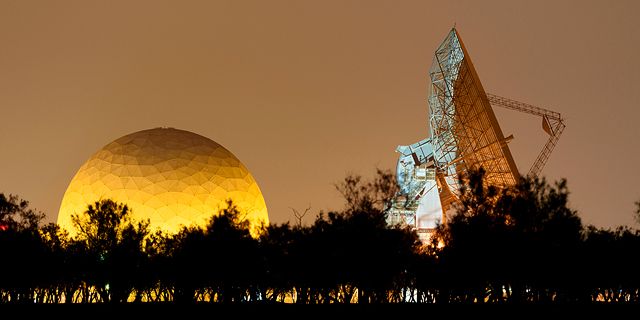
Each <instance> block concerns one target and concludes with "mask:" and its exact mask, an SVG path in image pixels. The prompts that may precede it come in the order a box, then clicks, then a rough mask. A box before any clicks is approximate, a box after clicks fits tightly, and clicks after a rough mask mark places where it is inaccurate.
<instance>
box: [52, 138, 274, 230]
mask: <svg viewBox="0 0 640 320" xmlns="http://www.w3.org/2000/svg"><path fill="white" fill-rule="evenodd" d="M106 198H110V199H113V200H114V201H116V202H121V203H124V204H126V205H128V206H129V208H130V209H131V210H132V212H133V218H134V219H135V220H138V221H141V220H145V219H149V220H150V221H151V228H152V230H155V229H156V228H161V229H162V230H164V231H167V232H176V231H178V230H179V228H180V225H185V226H190V225H192V224H196V225H200V226H204V225H206V223H207V221H208V220H209V219H210V218H211V217H212V216H213V215H214V214H217V212H218V210H219V209H221V208H224V207H225V206H226V203H225V201H226V200H228V199H230V200H232V201H233V203H234V204H235V205H237V206H238V208H239V209H241V210H242V212H243V213H244V214H246V217H247V219H249V220H250V221H251V224H252V226H257V225H259V224H260V223H262V222H264V223H267V224H268V223H269V216H268V214H267V207H266V204H265V201H264V197H263V196H262V193H261V192H260V188H258V184H257V183H256V181H255V180H254V179H253V177H252V176H251V173H249V170H247V168H246V167H245V166H244V165H243V164H242V163H241V162H240V160H238V158H236V157H235V156H234V155H233V154H232V153H231V152H229V150H227V149H225V148H224V147H222V146H221V145H219V144H217V143H216V142H214V141H212V140H210V139H208V138H205V137H203V136H200V135H197V134H195V133H191V132H188V131H183V130H177V129H173V128H156V129H151V130H144V131H140V132H136V133H132V134H130V135H127V136H124V137H122V138H120V139H117V140H115V141H113V142H111V143H109V144H108V145H106V146H105V147H104V148H102V149H100V150H99V151H98V152H96V153H95V154H94V155H93V156H92V157H91V158H90V159H89V160H88V161H87V162H86V163H85V164H84V165H83V166H82V167H81V168H80V170H78V173H76V175H75V176H74V177H73V180H71V183H70V184H69V187H68V188H67V191H66V193H65V195H64V198H63V199H62V204H61V206H60V213H59V214H58V224H59V225H60V226H61V227H63V228H65V229H67V230H68V231H69V232H71V233H72V234H73V233H74V232H75V230H74V227H73V225H72V223H71V215H72V214H74V213H77V214H80V213H83V212H84V211H85V210H86V209H87V206H88V205H89V204H93V203H95V202H96V201H98V200H99V199H106Z"/></svg>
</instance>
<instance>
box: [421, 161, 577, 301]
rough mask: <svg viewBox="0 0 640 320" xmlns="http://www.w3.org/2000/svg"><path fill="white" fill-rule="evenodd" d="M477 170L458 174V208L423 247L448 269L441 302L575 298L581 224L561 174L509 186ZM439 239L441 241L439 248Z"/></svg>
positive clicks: (522, 180) (439, 263)
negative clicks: (488, 180) (492, 183)
mask: <svg viewBox="0 0 640 320" xmlns="http://www.w3.org/2000/svg"><path fill="white" fill-rule="evenodd" d="M484 174H485V173H484V171H483V170H479V171H477V172H470V173H469V175H467V176H465V177H463V178H462V179H463V180H462V181H461V182H463V183H465V187H464V188H462V189H461V191H462V192H461V200H462V201H461V202H462V206H460V208H459V209H458V213H457V214H456V215H454V216H453V217H451V219H450V220H449V221H448V222H447V226H446V227H444V226H440V227H439V230H438V232H436V234H435V237H434V243H435V244H434V245H432V246H431V253H432V254H433V255H437V258H438V260H439V261H438V265H440V267H441V268H443V269H444V270H449V274H450V276H449V277H448V278H447V282H446V283H442V284H441V285H442V287H441V289H440V290H439V294H440V297H439V298H440V299H441V300H445V301H477V302H483V301H485V300H487V299H488V300H489V301H501V300H505V299H506V300H533V301H538V300H574V299H578V298H580V296H579V295H580V294H579V292H580V279H579V277H578V274H577V273H575V272H574V270H576V268H578V267H579V265H578V262H577V261H579V252H580V244H581V241H582V230H583V229H582V224H581V221H580V218H579V217H578V215H577V213H576V212H575V211H574V210H571V209H570V208H569V207H568V194H569V193H568V189H567V184H566V181H565V180H562V181H560V182H558V183H556V184H555V185H553V186H550V185H549V184H547V182H546V181H545V180H544V179H541V180H540V179H537V178H536V179H530V178H522V179H521V182H520V183H519V184H518V185H516V186H514V187H512V188H505V189H497V188H495V187H493V186H488V185H485V183H484ZM440 245H443V246H442V247H439V246H440Z"/></svg>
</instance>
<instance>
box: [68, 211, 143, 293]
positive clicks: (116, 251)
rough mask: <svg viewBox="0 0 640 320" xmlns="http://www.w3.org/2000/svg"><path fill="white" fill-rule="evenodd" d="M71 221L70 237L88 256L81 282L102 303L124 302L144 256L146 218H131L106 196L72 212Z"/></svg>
mask: <svg viewBox="0 0 640 320" xmlns="http://www.w3.org/2000/svg"><path fill="white" fill-rule="evenodd" d="M71 221H72V222H73V225H74V227H75V228H76V231H77V235H76V237H75V239H74V240H75V241H76V242H78V245H80V246H84V247H85V248H86V251H87V253H88V256H89V261H87V267H89V269H87V270H88V271H87V274H86V275H85V277H86V278H85V281H86V282H87V283H88V284H90V285H93V286H94V288H95V290H96V291H97V292H98V293H99V294H100V299H101V300H102V301H104V302H107V301H126V300H127V298H128V297H129V295H130V294H131V292H132V290H133V288H134V282H135V280H136V279H137V277H138V272H139V271H140V270H139V265H140V263H141V262H142V261H144V260H145V258H146V255H145V253H144V251H143V248H144V247H143V245H144V239H145V237H146V236H147V235H148V234H149V221H137V222H136V221H133V220H132V219H131V216H130V211H129V208H128V207H127V206H126V205H124V204H118V203H116V202H114V201H113V200H110V199H103V200H99V201H97V202H96V203H95V204H91V205H89V206H88V208H87V210H86V211H85V212H84V213H83V214H80V215H78V214H73V215H72V216H71ZM80 250H81V249H80Z"/></svg>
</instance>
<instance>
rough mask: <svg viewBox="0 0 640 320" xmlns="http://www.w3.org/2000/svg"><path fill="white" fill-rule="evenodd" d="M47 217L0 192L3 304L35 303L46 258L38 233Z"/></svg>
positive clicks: (0, 296)
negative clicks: (9, 302)
mask: <svg viewBox="0 0 640 320" xmlns="http://www.w3.org/2000/svg"><path fill="white" fill-rule="evenodd" d="M43 218H44V214H43V213H41V212H38V211H35V210H33V209H30V208H29V202H27V201H26V200H22V199H19V198H18V196H14V195H9V197H6V196H5V195H4V193H0V248H2V263H0V274H2V275H3V276H2V277H0V301H4V302H7V301H12V302H34V301H35V299H36V290H37V288H38V285H39V282H40V281H42V273H41V268H42V266H43V262H44V259H45V252H44V246H43V244H42V241H41V238H40V234H39V232H38V228H39V223H40V221H41V220H42V219H43Z"/></svg>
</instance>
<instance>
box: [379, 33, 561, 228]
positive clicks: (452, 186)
mask: <svg viewBox="0 0 640 320" xmlns="http://www.w3.org/2000/svg"><path fill="white" fill-rule="evenodd" d="M430 80H431V85H430V88H429V125H430V137H429V138H427V139H424V140H422V141H420V142H417V143H415V144H413V145H410V146H399V147H398V149H397V150H396V151H397V152H399V153H401V156H400V159H399V160H398V166H397V169H396V176H397V178H398V184H399V187H400V195H401V197H399V198H398V199H396V200H395V201H394V203H393V205H392V208H391V209H390V210H389V212H388V213H389V215H388V223H391V224H408V225H410V226H413V227H415V228H417V229H418V232H419V233H430V232H431V231H433V229H434V228H435V227H436V223H437V222H438V221H440V222H442V223H445V222H446V212H447V211H449V210H450V209H451V205H452V204H453V203H456V202H458V201H459V199H460V189H461V187H462V185H461V184H460V180H459V177H460V175H461V174H463V173H465V172H468V171H470V170H478V169H480V168H481V167H482V168H483V169H484V170H485V172H486V175H485V183H486V184H488V185H494V186H497V187H508V186H513V185H515V184H516V183H517V182H518V181H519V177H520V175H519V173H518V169H517V167H516V164H515V161H514V160H513V157H512V155H511V152H510V150H509V147H508V146H507V143H508V142H509V141H510V140H512V139H513V136H509V137H506V138H505V137H504V135H503V133H502V130H501V129H500V125H499V124H498V121H497V119H496V117H495V114H494V112H493V109H492V107H491V106H492V104H493V105H495V106H500V107H504V108H508V109H512V110H516V111H520V112H525V113H529V114H532V115H536V116H540V117H542V126H543V129H544V131H545V132H547V133H548V134H549V136H550V138H549V140H548V141H547V144H546V145H545V147H544V148H543V150H542V151H541V152H540V155H539V156H538V158H537V159H536V161H535V162H534V165H533V167H532V168H531V170H530V171H529V173H528V175H529V176H537V175H538V174H539V173H540V171H541V170H542V167H544V164H545V163H546V161H547V159H548V158H549V155H550V153H551V151H553V148H554V147H555V145H556V143H557V141H558V139H559V137H560V135H561V134H562V131H563V130H564V127H565V125H564V119H563V118H562V117H561V116H560V114H559V113H557V112H553V111H549V110H545V109H542V108H538V107H534V106H531V105H528V104H524V103H521V102H518V101H515V100H511V99H507V98H502V97H499V96H496V95H492V94H487V93H486V92H485V91H484V88H483V87H482V83H481V82H480V79H479V77H478V74H477V73H476V70H475V68H474V66H473V63H472V62H471V59H470V58H469V54H468V53H467V50H466V48H465V46H464V44H463V43H462V40H461V39H460V36H459V34H458V31H457V30H456V29H455V28H454V29H452V30H451V32H450V33H449V34H448V36H447V37H446V39H445V40H444V41H443V42H442V44H441V45H440V46H439V47H438V49H437V50H436V53H435V56H434V59H433V63H432V66H431V71H430Z"/></svg>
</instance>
